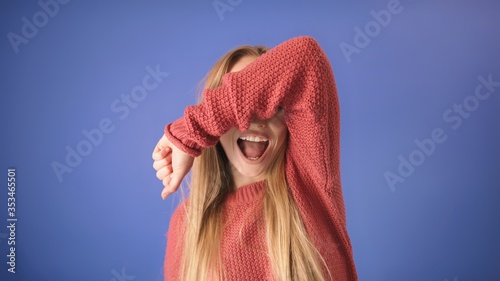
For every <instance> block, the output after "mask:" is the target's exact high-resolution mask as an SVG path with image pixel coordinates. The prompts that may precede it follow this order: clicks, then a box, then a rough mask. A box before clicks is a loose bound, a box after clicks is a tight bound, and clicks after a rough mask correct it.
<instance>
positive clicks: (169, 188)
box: [161, 174, 183, 200]
mask: <svg viewBox="0 0 500 281" xmlns="http://www.w3.org/2000/svg"><path fill="white" fill-rule="evenodd" d="M169 177H170V179H169V180H168V183H167V185H165V188H163V190H162V192H161V198H162V199H163V200H165V199H166V198H167V197H168V196H169V195H170V194H172V193H174V192H176V191H177V189H179V186H180V185H181V182H182V179H183V176H180V175H177V174H172V175H170V176H169Z"/></svg>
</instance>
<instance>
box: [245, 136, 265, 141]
mask: <svg viewBox="0 0 500 281" xmlns="http://www.w3.org/2000/svg"><path fill="white" fill-rule="evenodd" d="M240 139H241V140H246V141H253V142H266V141H268V139H266V138H263V137H258V136H257V137H254V136H248V137H241V138H240Z"/></svg>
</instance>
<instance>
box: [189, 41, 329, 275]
mask: <svg viewBox="0 0 500 281" xmlns="http://www.w3.org/2000/svg"><path fill="white" fill-rule="evenodd" d="M268 50H269V49H268V48H267V47H264V46H241V47H238V48H235V49H233V50H231V51H230V52H228V53H227V54H225V55H224V56H223V57H222V58H221V59H219V61H217V63H216V64H215V65H214V67H213V68H212V69H211V70H210V71H209V72H208V74H207V76H206V77H205V78H204V80H203V81H202V82H204V88H205V89H211V88H216V87H219V86H220V85H221V81H222V76H223V75H224V74H226V73H227V72H229V70H230V69H231V68H232V67H233V65H234V64H235V63H236V62H237V61H238V60H239V59H241V58H242V57H247V56H249V57H259V56H261V55H262V54H264V53H265V52H267V51H268ZM202 100H203V96H200V102H202ZM285 146H286V142H285V145H283V146H282V147H281V149H280V150H279V152H278V153H277V156H276V158H275V159H274V160H273V162H272V164H271V166H270V168H269V171H268V174H267V179H266V180H265V187H266V192H265V195H264V198H263V205H259V206H263V215H264V221H265V226H266V243H267V248H268V256H269V260H270V264H271V268H272V270H273V274H274V278H275V279H276V280H283V281H285V280H304V281H305V280H307V281H309V280H325V277H324V276H323V269H322V265H324V269H325V270H326V271H327V272H328V274H329V275H330V272H329V270H328V267H327V266H326V263H325V261H324V260H323V258H322V257H321V255H320V254H319V252H318V251H317V249H316V248H315V246H314V245H313V243H312V242H311V240H310V238H309V235H308V234H307V232H306V230H305V227H304V225H303V223H302V220H301V218H300V215H299V211H298V208H297V205H296V203H295V200H294V199H293V197H292V195H291V193H290V190H289V187H288V184H287V181H286V177H285V150H286V149H285ZM234 190H235V186H234V183H233V179H232V175H231V168H230V164H229V160H228V158H227V156H226V154H225V152H224V150H223V148H222V146H221V144H220V143H218V144H217V145H216V146H214V147H210V148H206V149H204V150H203V152H202V154H201V155H200V156H199V157H197V158H196V159H195V161H194V165H193V171H192V174H191V184H190V195H189V200H188V204H187V207H186V209H185V212H186V216H187V222H188V223H187V228H186V235H185V241H184V248H183V256H182V260H181V275H180V276H181V279H182V280H187V281H190V280H200V281H202V280H225V279H226V278H225V271H224V265H223V264H222V259H221V255H220V240H221V239H223V237H222V236H221V235H222V204H223V202H224V200H225V198H226V196H227V195H228V194H229V193H231V192H233V191H234ZM320 261H321V262H322V263H320Z"/></svg>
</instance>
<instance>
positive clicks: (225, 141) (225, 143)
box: [219, 128, 235, 154]
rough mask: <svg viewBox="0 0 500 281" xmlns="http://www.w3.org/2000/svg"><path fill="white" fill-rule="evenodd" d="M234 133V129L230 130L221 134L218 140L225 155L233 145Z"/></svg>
mask: <svg viewBox="0 0 500 281" xmlns="http://www.w3.org/2000/svg"><path fill="white" fill-rule="evenodd" d="M234 131H235V129H234V128H233V129H230V130H229V131H227V132H226V133H225V134H223V135H222V136H221V137H220V139H219V141H220V144H221V145H222V148H223V149H224V151H225V152H226V154H227V153H228V152H229V151H228V150H229V149H231V148H232V147H233V145H234V144H233V135H234Z"/></svg>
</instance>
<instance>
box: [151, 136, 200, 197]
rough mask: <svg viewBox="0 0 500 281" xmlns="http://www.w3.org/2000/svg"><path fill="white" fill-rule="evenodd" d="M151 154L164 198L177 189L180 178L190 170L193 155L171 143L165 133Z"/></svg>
mask: <svg viewBox="0 0 500 281" xmlns="http://www.w3.org/2000/svg"><path fill="white" fill-rule="evenodd" d="M152 156H153V160H154V162H153V168H154V169H155V170H156V177H157V178H158V179H159V180H161V181H162V182H163V185H164V186H165V187H164V188H163V191H162V192H161V197H162V198H163V200H165V199H166V198H167V197H168V196H169V195H170V194H172V193H174V192H175V191H177V189H178V188H179V186H180V184H181V182H182V179H183V178H184V176H186V174H187V173H188V172H189V170H191V167H192V166H193V161H194V157H192V156H190V155H189V154H187V153H185V152H184V151H182V150H180V149H179V148H177V147H176V146H175V145H173V144H172V143H171V142H170V141H169V140H168V138H167V137H166V136H165V135H163V137H162V138H161V139H160V140H159V141H158V143H157V144H156V147H155V149H154V150H153V155H152Z"/></svg>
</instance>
